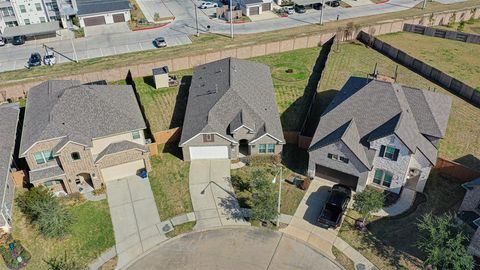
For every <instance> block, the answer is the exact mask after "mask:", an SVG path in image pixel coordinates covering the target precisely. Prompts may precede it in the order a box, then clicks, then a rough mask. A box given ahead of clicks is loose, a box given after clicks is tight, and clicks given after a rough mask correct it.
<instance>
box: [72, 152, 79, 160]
mask: <svg viewBox="0 0 480 270" xmlns="http://www.w3.org/2000/svg"><path fill="white" fill-rule="evenodd" d="M72 160H80V153H78V152H73V153H72Z"/></svg>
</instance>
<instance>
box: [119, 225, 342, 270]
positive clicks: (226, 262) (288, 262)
mask: <svg viewBox="0 0 480 270" xmlns="http://www.w3.org/2000/svg"><path fill="white" fill-rule="evenodd" d="M126 269H128V270H149V269H165V270H170V269H172V270H173V269H178V270H183V269H185V270H186V269H196V270H224V269H231V270H237V269H238V270H245V269H249V270H266V269H272V270H273V269H275V270H283V269H285V270H286V269H297V270H303V269H304V270H311V269H319V270H320V269H321V270H340V269H343V268H341V267H340V266H338V265H337V264H336V263H335V262H334V261H332V260H331V259H329V258H328V257H327V256H325V255H323V254H321V253H320V252H318V251H316V250H314V249H312V248H311V247H310V246H308V245H307V244H305V243H304V242H302V241H298V240H295V239H293V238H291V237H289V236H287V235H285V234H282V233H279V232H275V231H272V230H267V229H258V228H253V227H244V228H234V229H219V230H210V231H202V232H195V233H191V234H187V235H184V236H182V237H180V238H176V239H173V240H171V241H167V242H165V243H163V244H161V245H160V246H158V247H157V248H156V249H155V250H153V251H152V252H151V253H149V254H147V255H145V256H144V257H142V258H140V259H139V260H138V261H137V262H135V263H134V264H133V265H131V266H129V267H127V268H126Z"/></svg>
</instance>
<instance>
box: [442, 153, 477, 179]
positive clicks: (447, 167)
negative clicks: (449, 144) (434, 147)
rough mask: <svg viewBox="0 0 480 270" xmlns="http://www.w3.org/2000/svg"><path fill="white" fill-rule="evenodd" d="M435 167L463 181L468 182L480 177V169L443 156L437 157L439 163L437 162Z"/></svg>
mask: <svg viewBox="0 0 480 270" xmlns="http://www.w3.org/2000/svg"><path fill="white" fill-rule="evenodd" d="M434 169H435V170H436V171H437V172H439V173H441V174H445V175H447V176H449V177H451V178H454V179H458V180H460V181H462V182H468V181H471V180H473V179H475V178H478V177H480V171H477V170H474V169H471V168H469V167H466V166H464V165H462V164H459V163H456V162H454V161H451V160H447V159H443V158H438V159H437V164H435V167H434Z"/></svg>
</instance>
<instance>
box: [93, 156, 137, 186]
mask: <svg viewBox="0 0 480 270" xmlns="http://www.w3.org/2000/svg"><path fill="white" fill-rule="evenodd" d="M144 168H145V162H144V161H143V159H141V160H137V161H133V162H129V163H124V164H120V165H116V166H112V167H107V168H105V169H102V176H103V181H105V182H106V181H111V180H117V179H120V178H124V177H127V176H132V175H136V174H137V172H138V170H141V169H144Z"/></svg>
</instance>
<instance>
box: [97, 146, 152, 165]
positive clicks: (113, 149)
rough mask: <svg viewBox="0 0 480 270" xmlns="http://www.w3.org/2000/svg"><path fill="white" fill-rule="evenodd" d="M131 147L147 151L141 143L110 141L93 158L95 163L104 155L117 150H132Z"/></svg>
mask: <svg viewBox="0 0 480 270" xmlns="http://www.w3.org/2000/svg"><path fill="white" fill-rule="evenodd" d="M132 149H138V150H140V151H142V152H147V151H148V150H147V147H146V146H145V145H141V144H138V143H134V142H131V141H120V142H116V143H111V144H109V145H108V146H107V147H106V148H105V149H103V151H102V152H100V154H98V156H97V158H96V159H95V163H97V162H98V161H100V160H101V159H102V158H103V157H105V156H108V155H111V154H115V153H119V152H124V151H127V150H132Z"/></svg>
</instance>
